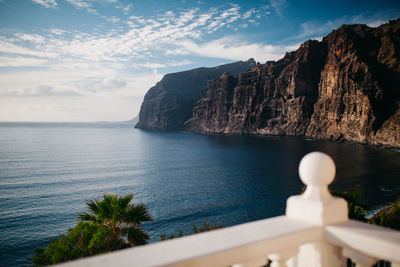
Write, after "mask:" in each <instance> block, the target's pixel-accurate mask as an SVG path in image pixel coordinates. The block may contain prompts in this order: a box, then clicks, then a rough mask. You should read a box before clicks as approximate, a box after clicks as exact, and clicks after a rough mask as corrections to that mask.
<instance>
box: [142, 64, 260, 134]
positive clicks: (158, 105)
mask: <svg viewBox="0 0 400 267" xmlns="http://www.w3.org/2000/svg"><path fill="white" fill-rule="evenodd" d="M254 66H256V62H255V61H254V59H249V60H247V61H245V62H243V61H239V62H235V63H231V64H226V65H221V66H217V67H213V68H198V69H193V70H188V71H183V72H178V73H172V74H167V75H165V76H164V77H163V78H162V80H161V81H160V82H158V83H157V84H156V85H155V86H154V87H152V88H150V90H149V91H148V92H147V93H146V95H145V97H144V100H143V103H142V106H141V108H140V113H139V122H138V123H137V125H136V127H137V128H141V129H147V130H162V131H165V130H167V131H174V130H182V128H183V124H184V122H185V121H186V120H188V119H189V118H190V117H191V116H192V112H193V107H194V105H195V104H196V101H198V100H199V99H200V98H201V97H203V96H204V94H205V92H206V91H207V88H208V83H209V82H210V81H211V80H213V79H215V78H218V77H219V76H221V75H222V74H223V73H224V72H229V73H231V74H232V75H234V76H238V75H239V74H240V73H242V72H245V71H247V70H249V69H252V68H253V67H254Z"/></svg>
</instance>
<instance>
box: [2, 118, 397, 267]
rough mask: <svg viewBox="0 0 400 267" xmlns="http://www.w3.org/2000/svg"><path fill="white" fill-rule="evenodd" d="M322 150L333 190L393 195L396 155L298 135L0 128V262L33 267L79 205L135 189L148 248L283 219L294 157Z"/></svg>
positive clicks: (365, 196)
mask: <svg viewBox="0 0 400 267" xmlns="http://www.w3.org/2000/svg"><path fill="white" fill-rule="evenodd" d="M312 151H322V152H325V153H327V154H329V155H330V156H331V157H332V158H333V159H334V161H335V163H336V166H337V174H336V179H335V181H334V182H333V184H332V185H331V186H330V188H331V189H333V190H337V191H350V192H354V191H357V192H359V193H361V199H360V200H361V201H362V202H364V203H366V204H368V205H370V207H371V209H379V208H381V207H383V206H385V205H387V204H390V203H392V202H394V201H395V200H396V199H398V198H399V196H400V152H399V151H398V150H391V149H383V148H378V147H370V146H365V145H360V144H350V143H341V144H339V143H335V142H329V141H314V140H310V139H305V138H302V137H255V136H229V135H228V136H223V135H201V134H193V133H185V132H147V131H143V130H139V129H135V128H134V126H133V125H131V124H127V123H120V124H118V123H0V255H1V257H0V266H17V267H18V266H30V265H31V262H30V260H31V257H32V255H33V252H34V250H35V248H38V247H45V246H46V245H47V244H48V242H49V241H50V240H52V239H54V238H56V237H57V236H58V235H60V234H62V233H65V232H66V231H67V229H68V228H71V227H73V226H74V225H75V224H76V223H77V221H78V220H77V214H78V213H80V212H83V211H85V210H86V207H85V201H87V200H89V199H101V198H102V196H103V193H117V194H119V195H124V194H128V193H131V192H133V193H134V194H135V196H134V199H133V202H134V203H145V204H146V205H147V207H148V210H149V212H150V213H151V215H152V217H153V219H154V221H153V222H148V223H145V224H144V225H143V227H144V229H145V231H146V232H147V233H148V234H149V235H150V237H151V239H150V242H158V241H160V235H161V234H163V233H165V234H167V235H170V234H175V235H177V234H178V233H179V231H180V230H183V231H184V232H185V233H186V234H187V233H190V232H191V231H192V229H193V225H194V224H196V225H198V226H200V225H202V224H203V223H204V222H209V223H211V224H216V225H219V226H225V227H227V226H231V225H236V224H240V223H245V222H249V221H254V220H259V219H264V218H268V217H273V216H278V215H282V214H284V212H285V206H286V199H287V198H288V197H289V196H291V195H294V194H299V193H301V191H302V188H303V184H302V183H301V181H300V179H299V176H298V164H299V162H300V160H301V158H302V157H303V156H304V155H305V154H307V153H309V152H312Z"/></svg>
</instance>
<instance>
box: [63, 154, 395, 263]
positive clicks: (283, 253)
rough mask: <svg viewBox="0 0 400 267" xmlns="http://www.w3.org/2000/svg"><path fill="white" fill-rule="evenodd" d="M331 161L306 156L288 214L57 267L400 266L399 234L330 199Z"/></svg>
mask: <svg viewBox="0 0 400 267" xmlns="http://www.w3.org/2000/svg"><path fill="white" fill-rule="evenodd" d="M335 172H336V167H335V164H334V162H333V160H332V159H331V158H330V157H329V156H328V155H326V154H324V153H321V152H313V153H310V154H308V155H306V156H305V157H304V158H303V159H302V160H301V162H300V166H299V174H300V178H301V180H302V181H303V183H304V184H305V185H306V186H307V188H306V191H305V192H304V194H302V195H297V196H292V197H290V198H289V199H288V200H287V206H286V215H284V216H279V217H274V218H270V219H265V220H260V221H255V222H250V223H245V224H241V225H237V226H233V227H229V228H224V229H220V230H216V231H211V232H206V233H201V234H196V235H192V236H186V237H182V238H178V239H174V240H168V241H164V242H159V243H155V244H150V245H146V246H141V247H135V248H131V249H124V250H120V251H117V252H113V253H108V254H104V255H100V256H95V257H91V258H86V259H82V260H77V261H72V262H68V263H64V264H61V266H65V267H67V266H71V267H72V266H74V267H75V266H76V267H80V266H87V267H89V266H93V267H103V266H140V267H142V266H207V267H208V266H234V267H253V266H266V265H267V264H268V263H269V264H270V265H271V266H272V267H277V266H293V267H294V266H299V267H314V266H315V267H317V266H329V267H330V266H346V264H347V259H351V261H352V262H353V263H355V265H356V266H357V267H361V266H363V267H364V266H373V265H374V264H375V263H376V262H377V261H378V260H385V261H389V262H391V266H392V267H400V232H398V231H394V230H390V229H387V228H382V227H378V226H375V225H369V224H366V223H361V222H358V221H353V220H349V219H348V216H347V214H348V211H347V203H346V201H345V200H344V199H341V198H335V197H332V196H331V194H330V193H329V191H328V185H329V184H330V183H331V182H332V181H333V179H334V177H335Z"/></svg>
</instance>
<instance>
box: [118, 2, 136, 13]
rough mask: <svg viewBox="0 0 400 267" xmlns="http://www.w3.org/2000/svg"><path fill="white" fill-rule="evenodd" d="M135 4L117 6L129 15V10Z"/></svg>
mask: <svg viewBox="0 0 400 267" xmlns="http://www.w3.org/2000/svg"><path fill="white" fill-rule="evenodd" d="M132 7H133V4H128V5H126V6H122V5H118V6H116V8H119V9H121V10H122V12H124V14H125V15H128V13H129V11H130V10H131V9H132Z"/></svg>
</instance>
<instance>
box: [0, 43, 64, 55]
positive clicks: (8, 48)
mask: <svg viewBox="0 0 400 267" xmlns="http://www.w3.org/2000/svg"><path fill="white" fill-rule="evenodd" d="M0 52H2V53H6V54H10V55H14V54H18V55H29V56H37V57H44V58H54V57H57V56H58V54H57V53H56V52H41V51H37V50H33V49H29V48H25V47H23V46H19V45H15V44H13V43H10V42H7V41H3V40H0Z"/></svg>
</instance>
